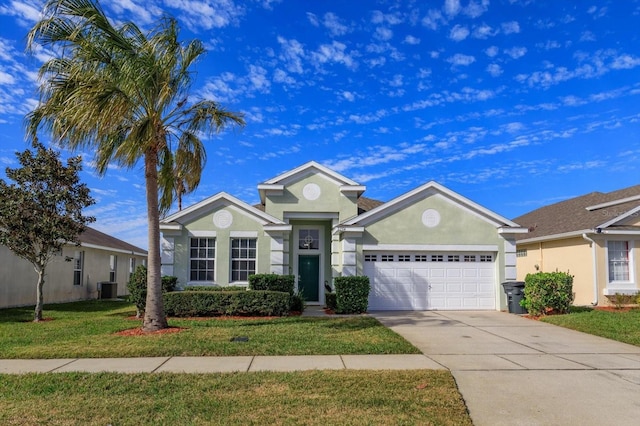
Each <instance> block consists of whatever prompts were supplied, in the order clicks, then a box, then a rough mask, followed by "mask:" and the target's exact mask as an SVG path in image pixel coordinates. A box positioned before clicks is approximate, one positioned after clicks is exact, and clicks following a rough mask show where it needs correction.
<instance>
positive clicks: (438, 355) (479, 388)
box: [372, 311, 640, 426]
mask: <svg viewBox="0 0 640 426" xmlns="http://www.w3.org/2000/svg"><path fill="white" fill-rule="evenodd" d="M372 315H373V316H374V317H375V318H377V319H378V320H379V321H380V322H382V323H383V324H385V325H386V326H388V327H389V328H391V329H392V330H393V331H395V332H396V333H398V334H400V335H402V336H403V337H405V338H406V339H407V340H408V341H410V342H411V343H413V344H414V345H415V346H416V347H418V348H419V349H420V350H421V351H422V352H423V353H424V354H425V355H426V356H427V357H429V358H431V359H433V360H434V361H436V362H437V363H439V364H441V365H442V366H444V367H446V368H448V369H449V370H451V372H452V374H453V376H454V377H455V379H456V382H457V384H458V388H459V390H460V393H461V394H462V396H463V398H464V400H465V402H466V404H467V407H468V409H469V413H470V414H471V418H472V420H473V422H474V424H475V425H476V426H484V425H492V426H493V425H568V424H575V425H638V424H640V347H636V346H632V345H627V344H624V343H619V342H615V341H612V340H609V339H604V338H600V337H596V336H591V335H588V334H584V333H580V332H577V331H572V330H568V329H564V328H561V327H556V326H553V325H549V324H545V323H541V322H539V321H534V320H530V319H526V318H522V317H519V316H517V315H513V314H508V313H504V312H480V311H466V312H465V311H429V312H373V313H372Z"/></svg>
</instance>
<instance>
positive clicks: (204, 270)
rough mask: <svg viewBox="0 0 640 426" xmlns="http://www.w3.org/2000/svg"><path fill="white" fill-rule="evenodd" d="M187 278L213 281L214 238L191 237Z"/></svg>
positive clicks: (214, 261) (214, 260)
mask: <svg viewBox="0 0 640 426" xmlns="http://www.w3.org/2000/svg"><path fill="white" fill-rule="evenodd" d="M189 263H190V269H189V271H190V272H189V280H190V281H209V282H214V281H215V263H216V239H215V238H191V243H190V249H189Z"/></svg>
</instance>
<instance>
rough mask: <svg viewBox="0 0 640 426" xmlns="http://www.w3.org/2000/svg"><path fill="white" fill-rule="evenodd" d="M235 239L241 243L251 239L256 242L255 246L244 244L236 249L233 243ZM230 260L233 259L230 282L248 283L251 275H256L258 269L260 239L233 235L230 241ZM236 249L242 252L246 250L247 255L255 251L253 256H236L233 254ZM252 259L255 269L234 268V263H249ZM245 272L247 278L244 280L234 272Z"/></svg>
mask: <svg viewBox="0 0 640 426" xmlns="http://www.w3.org/2000/svg"><path fill="white" fill-rule="evenodd" d="M235 241H240V242H241V244H242V242H243V241H245V242H249V241H253V242H254V244H255V247H243V246H242V245H241V246H240V247H239V248H237V249H234V247H233V243H234V242H235ZM229 247H230V250H229V260H230V261H231V265H229V266H230V271H229V282H230V283H248V282H249V275H254V274H255V273H256V271H257V269H258V239H257V238H255V237H233V238H231V241H229ZM234 250H240V253H241V254H242V251H243V250H246V253H247V255H250V254H251V252H253V257H250V256H247V257H243V256H240V257H234V256H233V252H234ZM251 261H253V269H252V268H249V267H247V268H242V269H240V268H236V269H234V263H235V262H247V264H249V263H250V262H251ZM235 272H237V273H245V272H246V274H247V279H246V280H243V279H240V278H239V277H234V273H235Z"/></svg>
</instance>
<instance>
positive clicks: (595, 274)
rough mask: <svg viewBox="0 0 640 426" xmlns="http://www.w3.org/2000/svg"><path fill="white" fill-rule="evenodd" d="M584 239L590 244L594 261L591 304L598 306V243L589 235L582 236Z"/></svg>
mask: <svg viewBox="0 0 640 426" xmlns="http://www.w3.org/2000/svg"><path fill="white" fill-rule="evenodd" d="M582 238H584V239H585V240H586V241H588V242H589V245H590V246H591V258H592V259H593V302H591V304H592V305H593V306H596V305H597V304H598V259H597V258H596V242H595V241H593V240H592V239H591V238H589V237H587V234H586V233H584V234H582Z"/></svg>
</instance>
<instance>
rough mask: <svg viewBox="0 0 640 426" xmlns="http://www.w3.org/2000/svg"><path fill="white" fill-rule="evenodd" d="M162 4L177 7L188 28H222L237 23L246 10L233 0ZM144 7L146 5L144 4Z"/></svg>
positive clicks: (167, 0)
mask: <svg viewBox="0 0 640 426" xmlns="http://www.w3.org/2000/svg"><path fill="white" fill-rule="evenodd" d="M164 4H165V5H166V6H168V7H170V8H173V9H177V10H178V11H179V12H180V13H179V17H180V20H181V21H182V22H184V23H186V25H187V26H188V27H189V28H196V29H197V28H203V29H205V30H210V29H212V28H224V27H226V26H228V25H237V24H238V23H239V21H240V18H241V17H242V16H244V14H245V12H246V10H245V8H244V7H243V6H241V5H237V4H235V3H234V1H233V0H209V1H206V2H205V1H200V0H164ZM145 7H146V6H145Z"/></svg>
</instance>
